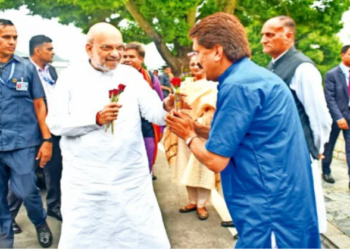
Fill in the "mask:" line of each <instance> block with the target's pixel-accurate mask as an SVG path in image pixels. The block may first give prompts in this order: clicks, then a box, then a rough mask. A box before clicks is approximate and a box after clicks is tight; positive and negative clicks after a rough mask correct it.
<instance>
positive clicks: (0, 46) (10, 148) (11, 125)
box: [0, 19, 52, 248]
mask: <svg viewBox="0 0 350 250" xmlns="http://www.w3.org/2000/svg"><path fill="white" fill-rule="evenodd" d="M16 45H17V31H16V28H15V26H14V25H13V23H12V22H11V21H9V20H5V19H0V248H12V247H13V230H12V219H11V215H10V211H9V207H8V203H7V194H8V183H9V181H10V187H11V189H12V191H13V192H14V193H15V195H16V196H17V197H19V198H21V199H22V200H23V201H24V205H25V207H26V209H27V212H28V216H29V218H30V220H31V221H32V222H33V224H34V225H35V227H36V230H37V234H38V240H39V243H40V245H41V246H43V247H49V246H50V245H51V243H52V234H51V232H50V229H49V227H48V226H47V224H46V212H45V210H44V209H43V203H42V200H41V197H40V193H39V189H38V188H37V187H36V177H35V173H34V170H35V166H36V164H35V161H36V160H40V167H44V166H45V164H46V163H47V162H48V161H49V160H50V158H51V154H52V141H51V134H50V131H49V129H48V127H47V126H46V123H45V117H46V106H45V102H44V99H43V97H44V95H45V94H44V91H43V88H42V86H41V83H40V79H39V76H38V73H37V72H36V70H35V67H34V66H33V65H32V63H31V62H29V61H26V60H24V59H22V58H20V57H18V56H16V55H14V52H15V49H16ZM39 127H40V129H41V133H40V130H39ZM42 138H43V139H44V142H43V143H42V145H41V147H40V149H39V151H38V150H37V149H38V146H39V145H40V144H41V142H42Z"/></svg>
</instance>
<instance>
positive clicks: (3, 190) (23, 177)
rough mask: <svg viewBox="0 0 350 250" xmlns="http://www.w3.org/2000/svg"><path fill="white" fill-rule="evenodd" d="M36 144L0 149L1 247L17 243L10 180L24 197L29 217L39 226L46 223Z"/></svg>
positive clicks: (17, 192) (22, 197) (10, 246)
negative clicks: (15, 241)
mask: <svg viewBox="0 0 350 250" xmlns="http://www.w3.org/2000/svg"><path fill="white" fill-rule="evenodd" d="M35 157H36V147H30V148H24V149H18V150H13V151H2V152H0V248H12V247H13V239H14V237H13V231H12V218H11V214H10V210H9V206H8V202H7V195H8V183H9V181H10V188H11V189H12V190H13V192H14V193H15V195H16V196H17V197H19V198H21V199H22V200H23V202H24V206H25V208H26V210H27V213H28V217H29V219H30V220H31V221H32V223H33V224H34V225H35V226H36V227H37V226H40V225H42V224H44V223H45V221H46V212H45V210H44V208H43V202H42V200H41V196H40V193H39V189H38V188H37V186H36V176H35V166H36V160H35Z"/></svg>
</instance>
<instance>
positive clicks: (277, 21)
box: [265, 16, 296, 36]
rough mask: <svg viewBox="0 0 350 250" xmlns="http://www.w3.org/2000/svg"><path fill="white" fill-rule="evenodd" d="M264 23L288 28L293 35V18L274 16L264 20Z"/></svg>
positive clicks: (294, 29) (294, 26)
mask: <svg viewBox="0 0 350 250" xmlns="http://www.w3.org/2000/svg"><path fill="white" fill-rule="evenodd" d="M265 24H273V25H275V26H280V27H283V28H285V29H288V30H289V31H290V32H292V33H293V35H294V36H295V34H296V24H295V21H294V19H293V18H291V17H289V16H276V17H273V18H271V19H269V20H267V21H266V23H265Z"/></svg>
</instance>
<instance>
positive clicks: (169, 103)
mask: <svg viewBox="0 0 350 250" xmlns="http://www.w3.org/2000/svg"><path fill="white" fill-rule="evenodd" d="M180 95H181V97H180V102H181V109H192V108H191V106H190V105H188V103H187V102H185V100H184V98H185V97H186V95H185V94H180ZM174 101H175V97H174V95H173V94H169V95H168V97H167V98H165V99H164V101H163V106H164V110H166V111H167V112H170V111H171V110H173V109H174V108H175V103H174Z"/></svg>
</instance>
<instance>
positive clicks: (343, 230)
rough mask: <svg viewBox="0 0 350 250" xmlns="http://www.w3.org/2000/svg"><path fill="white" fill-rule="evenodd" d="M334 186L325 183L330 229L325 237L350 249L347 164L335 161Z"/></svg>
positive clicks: (349, 200)
mask: <svg viewBox="0 0 350 250" xmlns="http://www.w3.org/2000/svg"><path fill="white" fill-rule="evenodd" d="M331 168H332V176H333V177H334V179H335V181H336V182H335V183H334V184H329V183H327V182H323V190H324V196H325V201H326V209H327V220H328V222H329V223H328V229H327V233H326V234H325V236H326V237H327V238H328V239H329V240H330V241H331V242H332V243H333V244H334V245H335V246H337V247H339V248H346V249H349V248H350V192H349V177H348V167H347V164H346V162H344V161H339V160H336V159H333V162H332V167H331Z"/></svg>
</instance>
